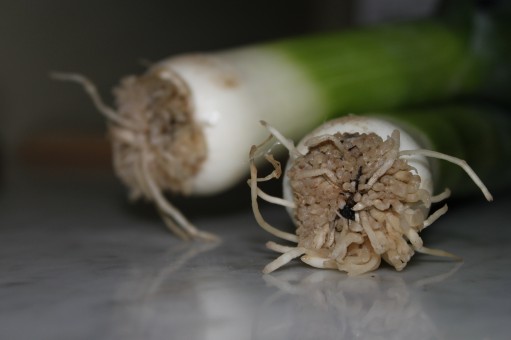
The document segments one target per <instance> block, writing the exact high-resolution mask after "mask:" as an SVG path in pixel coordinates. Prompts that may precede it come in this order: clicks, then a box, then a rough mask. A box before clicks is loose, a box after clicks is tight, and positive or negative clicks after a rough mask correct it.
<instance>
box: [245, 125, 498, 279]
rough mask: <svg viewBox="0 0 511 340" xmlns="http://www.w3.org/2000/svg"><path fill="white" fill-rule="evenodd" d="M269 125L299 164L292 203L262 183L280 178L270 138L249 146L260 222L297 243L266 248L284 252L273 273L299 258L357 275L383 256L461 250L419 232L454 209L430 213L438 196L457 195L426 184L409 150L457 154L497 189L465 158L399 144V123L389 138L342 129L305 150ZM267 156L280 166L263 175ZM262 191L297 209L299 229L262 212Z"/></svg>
mask: <svg viewBox="0 0 511 340" xmlns="http://www.w3.org/2000/svg"><path fill="white" fill-rule="evenodd" d="M263 125H264V126H265V127H266V128H267V129H268V130H269V131H270V133H271V136H270V138H272V137H273V138H276V139H277V140H278V141H279V142H280V143H281V144H282V145H284V146H285V147H286V148H287V149H288V150H289V152H290V155H291V161H292V165H291V166H290V167H289V169H288V171H287V174H286V175H287V177H288V179H289V185H290V187H291V191H292V193H293V195H292V196H293V202H290V201H286V200H284V199H281V198H278V197H272V196H269V195H267V194H266V193H264V192H263V191H262V190H261V189H260V188H259V187H258V183H259V182H263V181H268V180H271V179H274V178H279V177H280V176H281V174H282V170H281V165H280V163H279V162H278V161H276V160H275V159H274V158H273V156H272V155H271V154H270V153H269V151H268V147H267V146H268V143H267V142H265V143H263V144H261V145H259V146H253V147H252V149H251V151H250V170H251V177H250V181H249V184H250V186H251V196H252V209H253V212H254V216H255V218H256V220H257V222H258V223H259V225H260V226H261V227H262V228H263V229H265V230H266V231H268V232H269V233H271V234H273V235H275V236H277V237H279V238H282V239H284V240H287V241H290V242H293V243H295V244H296V246H293V247H289V246H283V245H280V244H277V243H274V242H268V243H267V247H268V248H269V249H271V250H274V251H276V252H278V253H282V255H280V256H279V257H278V258H277V259H275V260H274V261H272V262H271V263H269V264H268V265H267V266H266V267H265V268H264V270H263V272H264V273H270V272H272V271H274V270H276V269H278V268H279V267H281V266H283V265H285V264H286V263H288V262H290V261H291V260H293V259H295V258H298V257H300V258H301V260H302V261H303V262H305V263H307V264H308V265H310V266H313V267H317V268H329V269H337V270H340V271H345V272H347V273H348V274H349V275H358V274H362V273H366V272H369V271H373V270H375V269H377V268H378V267H379V266H380V263H381V260H382V259H383V260H384V261H385V262H387V263H389V264H390V265H392V266H393V267H394V268H395V269H396V270H402V269H403V268H404V267H405V266H406V264H407V263H408V262H409V261H410V259H411V257H412V256H413V255H414V252H421V253H426V254H430V255H436V256H448V257H453V258H456V256H455V255H452V254H450V253H447V252H445V251H442V250H437V249H430V248H426V247H424V245H423V242H422V239H421V238H420V236H419V232H420V231H422V230H423V229H424V228H426V227H427V226H429V225H431V224H432V223H433V222H434V221H436V220H437V219H438V218H439V217H440V216H442V215H443V214H445V213H446V212H447V205H444V206H443V207H442V208H440V209H438V210H436V211H435V212H434V213H432V214H431V215H429V217H428V216H427V215H428V211H429V208H430V205H431V203H434V202H439V201H442V200H444V199H446V198H447V197H449V195H450V191H449V190H448V189H446V190H445V191H444V192H442V193H440V194H439V195H436V196H431V194H430V193H429V192H428V191H426V190H424V189H421V188H420V183H421V178H420V176H419V175H417V174H414V168H412V167H411V166H410V165H409V164H408V163H407V161H406V159H405V158H402V156H408V155H424V156H427V157H434V158H440V159H445V160H448V161H451V162H453V163H455V164H457V165H459V166H460V167H462V168H463V169H464V170H465V171H466V172H467V173H468V174H469V175H470V177H471V178H472V179H473V180H474V182H475V183H476V184H477V185H478V186H479V187H480V188H481V190H482V191H483V193H484V195H485V197H486V198H487V199H488V200H489V201H490V200H492V197H491V194H490V193H489V192H488V190H487V188H486V187H485V186H484V184H483V183H482V182H481V180H480V179H479V178H478V177H477V175H476V174H475V173H474V171H473V170H472V169H471V168H470V167H469V166H468V165H467V164H466V163H465V162H464V161H462V160H459V159H457V158H454V157H451V156H448V155H444V154H441V153H438V152H434V151H429V150H406V151H401V150H400V133H399V130H394V132H393V133H392V135H391V136H390V137H388V138H387V140H385V141H384V140H382V138H380V137H379V136H378V135H376V134H374V133H368V134H365V133H364V134H358V133H354V134H348V133H344V134H341V133H336V134H334V135H322V136H317V137H313V138H310V139H308V140H307V141H306V142H305V145H306V146H307V147H308V152H307V153H306V154H300V153H299V152H298V150H297V149H296V148H295V147H294V145H293V144H292V142H290V141H289V140H287V139H285V137H283V136H282V135H281V134H280V133H278V131H277V130H276V129H275V128H273V127H271V126H269V125H268V124H267V123H263ZM261 155H264V158H265V159H266V160H267V161H268V162H269V163H270V164H272V166H273V168H274V171H273V172H272V173H271V174H269V175H268V176H266V177H263V178H258V177H257V167H256V164H255V161H256V158H258V157H260V156H261ZM257 197H260V198H261V199H263V200H266V201H268V202H271V203H274V204H278V205H282V206H285V207H288V208H291V209H292V210H293V219H294V221H295V224H296V234H290V233H286V232H283V231H281V230H279V229H277V228H275V227H273V226H272V225H270V224H269V223H267V222H266V221H265V220H264V218H263V217H262V215H261V213H260V211H259V207H258V204H257Z"/></svg>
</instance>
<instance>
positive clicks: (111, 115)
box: [50, 72, 138, 130]
mask: <svg viewBox="0 0 511 340" xmlns="http://www.w3.org/2000/svg"><path fill="white" fill-rule="evenodd" d="M50 76H51V77H52V78H53V79H56V80H60V81H70V82H74V83H78V84H80V85H82V87H83V89H84V90H85V92H87V93H88V94H89V96H90V97H91V99H92V102H93V103H94V106H96V108H97V109H98V111H99V112H101V113H102V114H103V115H104V116H105V117H106V118H108V119H109V120H110V121H112V122H114V123H116V124H118V125H120V126H122V127H125V128H129V129H133V130H137V128H138V127H137V126H136V125H135V124H134V123H133V122H131V121H129V120H126V119H124V118H122V117H121V116H120V115H119V114H118V113H117V112H116V111H115V110H114V109H112V108H111V107H109V106H108V105H106V104H105V103H104V102H103V100H102V99H101V97H100V95H99V93H98V90H97V89H96V86H95V85H94V83H93V82H92V81H91V80H89V79H88V78H87V77H85V76H83V75H81V74H78V73H61V72H52V73H50Z"/></svg>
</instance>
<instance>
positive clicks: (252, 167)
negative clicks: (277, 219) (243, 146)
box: [249, 145, 298, 243]
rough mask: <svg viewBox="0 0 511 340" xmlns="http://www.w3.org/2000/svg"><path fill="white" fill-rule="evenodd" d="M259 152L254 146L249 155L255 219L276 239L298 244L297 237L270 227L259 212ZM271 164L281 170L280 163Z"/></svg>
mask: <svg viewBox="0 0 511 340" xmlns="http://www.w3.org/2000/svg"><path fill="white" fill-rule="evenodd" d="M257 152H258V148H257V146H255V145H253V146H252V148H251V149H250V155H249V159H250V181H249V183H250V194H251V200H252V211H253V213H254V217H255V219H256V221H257V223H258V224H259V226H261V228H263V229H264V230H266V231H267V232H269V233H270V234H272V235H274V236H276V237H279V238H281V239H284V240H287V241H291V242H295V243H296V242H298V237H297V236H296V235H294V234H290V233H286V232H284V231H282V230H279V229H277V228H275V227H274V226H272V225H270V224H269V223H268V222H266V221H265V220H264V218H263V216H262V214H261V212H260V211H259V204H258V203H257V197H258V192H259V188H258V186H257V183H258V180H260V179H259V178H258V177H257V167H256V165H255V158H254V155H255V154H256V153H257ZM267 159H268V158H267ZM271 164H273V165H274V167H275V169H277V167H278V168H280V163H278V162H276V161H275V162H272V163H271ZM277 164H278V165H277ZM277 173H278V172H277ZM273 176H276V175H273ZM270 179H271V177H270Z"/></svg>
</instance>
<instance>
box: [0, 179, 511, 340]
mask: <svg viewBox="0 0 511 340" xmlns="http://www.w3.org/2000/svg"><path fill="white" fill-rule="evenodd" d="M20 179H21V180H20ZM246 193H247V195H248V189H247V192H246ZM122 194H123V190H122V188H121V186H120V185H119V184H118V183H117V181H116V180H115V179H113V178H112V177H111V176H96V177H91V178H86V177H83V178H74V177H70V176H67V175H61V176H57V177H52V178H49V177H47V176H44V175H37V176H36V175H35V174H32V175H30V176H26V177H23V178H20V176H19V175H18V176H17V178H15V179H10V180H8V181H6V180H4V181H3V182H2V183H1V184H0V272H1V277H0V339H13V340H15V339H198V340H199V339H211V340H214V339H240V340H243V339H509V338H510V336H509V329H508V327H507V326H508V324H509V321H511V293H510V289H511V272H510V271H509V269H510V265H511V259H510V257H509V249H510V246H509V244H510V241H511V232H510V227H511V225H510V222H509V219H510V217H511V210H510V203H511V197H510V196H507V197H506V196H497V200H496V201H495V202H494V203H492V204H489V203H485V202H484V200H483V199H482V197H477V198H476V199H475V200H472V201H468V202H463V203H460V202H458V203H456V204H454V205H453V208H452V209H451V211H450V212H449V213H448V214H447V215H446V216H444V217H443V218H442V219H441V220H440V221H438V222H437V223H436V224H434V225H433V226H432V227H431V230H428V231H427V232H426V233H425V239H426V242H427V244H428V245H429V246H432V247H437V248H442V249H445V250H448V251H450V252H453V253H456V254H458V255H460V256H462V257H463V258H464V262H462V263H461V262H453V261H450V260H446V259H439V258H434V257H430V256H424V255H417V256H416V257H415V258H414V259H413V262H412V263H411V264H410V265H409V266H408V267H407V268H406V269H405V270H404V271H403V272H401V273H397V272H395V271H393V270H391V269H390V268H388V267H383V268H381V269H380V270H378V271H377V272H375V273H373V274H371V275H366V276H363V277H356V278H348V277H347V276H346V275H345V274H343V273H338V272H333V271H321V270H316V269H312V268H308V267H306V266H305V265H304V264H301V263H300V262H298V261H296V262H293V264H292V265H290V266H287V267H285V268H283V269H281V270H279V271H277V272H275V273H273V274H271V275H268V276H263V275H262V274H261V272H260V271H261V269H262V267H263V266H264V265H265V264H266V263H267V262H269V261H270V260H271V259H273V258H274V256H275V255H274V254H273V253H272V252H270V251H268V250H266V249H265V248H264V243H265V241H266V240H269V239H271V238H270V237H269V235H267V234H266V233H265V232H264V231H262V230H261V229H259V228H258V227H257V224H256V223H255V221H254V220H253V218H252V215H251V212H250V211H249V210H248V209H247V208H248V207H247V208H245V209H241V210H234V211H229V212H228V213H225V214H219V213H215V214H213V213H203V214H197V215H192V216H191V217H192V219H193V220H194V222H196V224H198V225H199V226H201V227H202V228H204V229H206V230H209V231H216V232H217V233H218V234H219V235H220V236H222V238H223V242H222V243H221V244H217V245H211V244H200V243H182V242H179V241H178V240H176V239H175V238H174V237H173V236H172V235H170V234H169V233H167V231H166V230H165V228H164V227H163V226H162V224H161V223H160V221H159V220H158V219H157V218H156V217H155V216H153V215H152V214H151V213H146V212H145V209H141V207H140V206H134V207H132V206H129V205H127V204H126V203H124V198H123V196H122ZM199 203H203V201H200V202H199ZM197 205H200V204H196V206H194V207H193V208H190V209H191V210H196V209H197ZM141 210H144V212H143V213H141V212H140V211H141ZM208 210H211V209H208ZM265 213H266V214H268V216H269V219H270V220H272V221H273V222H275V223H276V224H279V225H288V226H289V222H288V220H287V216H286V215H285V214H284V212H283V211H281V210H280V209H266V210H265Z"/></svg>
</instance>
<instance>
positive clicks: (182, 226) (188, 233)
mask: <svg viewBox="0 0 511 340" xmlns="http://www.w3.org/2000/svg"><path fill="white" fill-rule="evenodd" d="M142 179H143V181H144V183H145V185H144V186H145V187H147V190H148V193H146V194H148V195H149V197H151V199H153V200H154V201H155V203H156V206H157V207H158V210H159V211H160V214H161V215H162V217H163V220H164V222H165V224H166V225H167V227H168V228H169V229H170V230H171V231H172V232H174V233H175V234H176V235H177V236H178V237H180V238H181V239H183V240H191V239H197V240H203V241H218V240H219V238H218V237H217V236H216V235H213V234H210V233H208V232H204V231H201V230H199V229H197V228H196V227H195V226H194V225H192V224H191V223H190V222H189V221H188V219H187V218H186V217H185V216H184V215H183V214H182V213H181V212H180V211H179V210H178V209H176V208H175V207H174V206H173V205H172V204H170V202H169V201H168V200H167V199H166V198H165V197H164V196H163V194H162V193H161V191H160V190H159V189H158V186H157V185H156V183H155V182H154V180H153V179H152V178H151V175H150V174H149V171H148V169H147V161H143V163H142Z"/></svg>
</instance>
